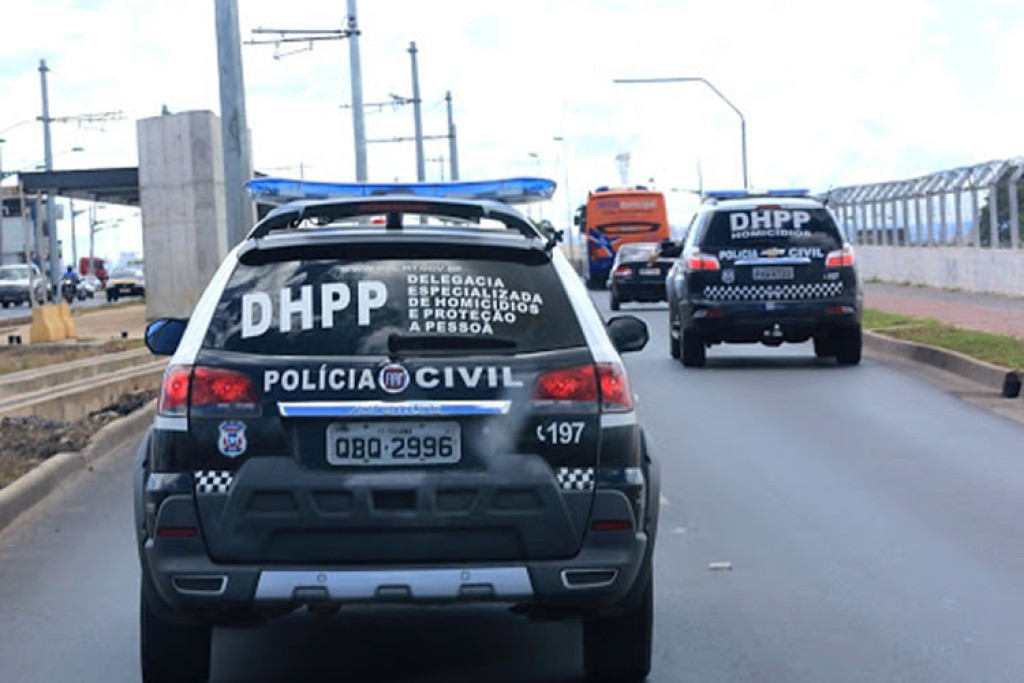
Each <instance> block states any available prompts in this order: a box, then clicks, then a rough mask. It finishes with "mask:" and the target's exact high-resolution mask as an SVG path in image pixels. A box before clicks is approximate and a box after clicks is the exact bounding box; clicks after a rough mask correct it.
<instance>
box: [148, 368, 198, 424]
mask: <svg viewBox="0 0 1024 683" xmlns="http://www.w3.org/2000/svg"><path fill="white" fill-rule="evenodd" d="M191 375H192V366H191V365H171V366H169V367H168V368H167V370H166V372H164V383H163V387H162V388H161V389H160V400H159V401H157V407H156V410H157V413H159V414H160V415H172V416H173V415H184V414H185V411H186V409H187V408H188V388H189V380H190V378H191Z"/></svg>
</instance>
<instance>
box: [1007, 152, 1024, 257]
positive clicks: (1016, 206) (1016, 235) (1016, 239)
mask: <svg viewBox="0 0 1024 683" xmlns="http://www.w3.org/2000/svg"><path fill="white" fill-rule="evenodd" d="M1022 173H1024V165H1022V166H1018V167H1017V170H1015V171H1014V172H1013V174H1012V175H1011V176H1010V182H1008V183H1007V184H1006V193H1007V199H1008V201H1009V206H1010V246H1011V247H1012V248H1013V249H1014V250H1016V249H1018V248H1020V202H1019V201H1018V199H1017V184H1018V183H1020V178H1021V175H1022Z"/></svg>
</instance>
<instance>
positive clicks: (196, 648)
mask: <svg viewBox="0 0 1024 683" xmlns="http://www.w3.org/2000/svg"><path fill="white" fill-rule="evenodd" d="M147 585H148V586H149V589H148V590H147ZM153 590H154V589H153V588H152V584H150V583H149V579H148V578H147V577H146V576H145V575H143V577H142V591H141V595H140V597H139V655H140V658H141V661H142V681H143V683H206V681H208V680H209V678H210V646H211V644H212V641H213V627H212V626H211V625H210V624H204V623H198V624H184V623H182V624H178V623H173V622H170V621H166V620H165V619H163V618H161V616H160V615H159V614H158V613H157V611H156V610H155V609H154V608H153V605H152V601H153V600H159V598H158V597H157V596H155V595H152V591H153Z"/></svg>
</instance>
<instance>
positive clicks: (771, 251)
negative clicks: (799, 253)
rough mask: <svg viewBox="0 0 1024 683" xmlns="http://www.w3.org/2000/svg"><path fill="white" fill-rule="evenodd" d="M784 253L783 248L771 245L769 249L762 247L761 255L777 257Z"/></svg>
mask: <svg viewBox="0 0 1024 683" xmlns="http://www.w3.org/2000/svg"><path fill="white" fill-rule="evenodd" d="M785 254H786V250H785V249H779V248H778V247H772V248H771V249H762V250H761V256H767V257H768V258H778V257H779V256H784V255H785Z"/></svg>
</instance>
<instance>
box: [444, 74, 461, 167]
mask: <svg viewBox="0 0 1024 683" xmlns="http://www.w3.org/2000/svg"><path fill="white" fill-rule="evenodd" d="M444 101H445V103H446V104H447V105H448V161H449V163H450V164H451V173H450V174H449V175H450V176H451V179H452V180H458V179H459V146H458V143H457V142H456V141H455V119H453V118H452V91H451V90H449V91H447V92H446V93H445V94H444Z"/></svg>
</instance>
